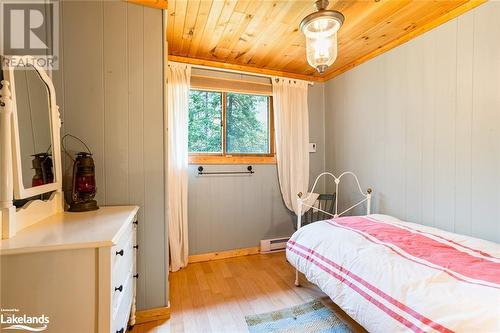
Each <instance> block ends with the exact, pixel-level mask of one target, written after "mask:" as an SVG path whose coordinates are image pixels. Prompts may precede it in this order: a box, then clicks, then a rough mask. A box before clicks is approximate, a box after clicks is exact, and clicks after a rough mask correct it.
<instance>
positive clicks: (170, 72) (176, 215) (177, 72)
mask: <svg viewBox="0 0 500 333" xmlns="http://www.w3.org/2000/svg"><path fill="white" fill-rule="evenodd" d="M190 77H191V67H190V66H188V65H183V64H175V63H170V64H168V68H167V126H168V128H167V191H168V192H167V197H168V202H167V205H168V206H167V212H168V213H167V218H168V241H169V246H170V270H171V271H173V272H175V271H177V270H179V269H180V268H182V267H185V266H186V265H187V262H188V220H187V219H188V214H187V208H188V202H187V200H188V193H187V191H188V119H189V117H188V103H189V81H190Z"/></svg>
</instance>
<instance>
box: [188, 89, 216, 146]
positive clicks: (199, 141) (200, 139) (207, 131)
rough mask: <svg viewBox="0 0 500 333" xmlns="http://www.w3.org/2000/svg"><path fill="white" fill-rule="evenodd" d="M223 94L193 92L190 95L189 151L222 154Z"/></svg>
mask: <svg viewBox="0 0 500 333" xmlns="http://www.w3.org/2000/svg"><path fill="white" fill-rule="evenodd" d="M221 122H222V94H221V93H218V92H209V91H199V90H191V91H190V93H189V128H188V130H189V143H188V146H189V151H190V152H193V153H221V152H222V140H221V138H222V126H221Z"/></svg>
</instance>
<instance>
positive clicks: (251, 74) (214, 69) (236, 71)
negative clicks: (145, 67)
mask: <svg viewBox="0 0 500 333" xmlns="http://www.w3.org/2000/svg"><path fill="white" fill-rule="evenodd" d="M167 63H174V64H181V65H189V66H191V67H193V68H199V69H209V70H213V71H220V72H229V73H236V74H244V75H250V76H257V77H265V78H269V79H271V80H272V79H273V77H275V76H278V75H268V74H260V73H253V72H245V71H241V70H237V69H229V68H220V67H212V66H207V65H194V64H189V63H186V62H179V61H171V60H168V62H167ZM283 78H285V79H289V80H296V81H303V82H307V84H309V85H311V86H312V85H314V82H312V81H306V80H301V79H294V78H290V77H286V76H283Z"/></svg>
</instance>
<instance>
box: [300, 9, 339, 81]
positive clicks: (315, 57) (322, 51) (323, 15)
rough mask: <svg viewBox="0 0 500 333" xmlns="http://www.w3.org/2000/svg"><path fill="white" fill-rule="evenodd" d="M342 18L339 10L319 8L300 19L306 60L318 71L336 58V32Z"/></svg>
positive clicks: (321, 71) (321, 70) (324, 68)
mask: <svg viewBox="0 0 500 333" xmlns="http://www.w3.org/2000/svg"><path fill="white" fill-rule="evenodd" d="M343 18H344V17H343V15H342V14H340V13H339V12H336V11H327V10H320V11H318V12H316V13H313V14H311V15H309V16H308V17H306V18H304V20H302V23H301V26H300V28H301V30H302V32H303V33H304V35H305V37H306V55H307V62H308V63H309V64H310V65H311V66H312V67H314V68H316V69H317V70H318V72H320V73H323V72H324V71H325V70H326V69H327V68H328V66H330V65H331V64H333V63H334V62H335V59H337V32H338V30H339V29H340V26H341V25H342V23H343Z"/></svg>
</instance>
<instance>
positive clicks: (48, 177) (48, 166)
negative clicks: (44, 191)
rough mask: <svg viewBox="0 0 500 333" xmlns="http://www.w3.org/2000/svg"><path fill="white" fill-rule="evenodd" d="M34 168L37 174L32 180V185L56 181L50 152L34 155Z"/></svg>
mask: <svg viewBox="0 0 500 333" xmlns="http://www.w3.org/2000/svg"><path fill="white" fill-rule="evenodd" d="M32 156H33V157H34V158H33V161H31V163H32V165H33V170H35V175H34V176H33V178H32V180H31V186H32V187H36V186H40V185H44V184H50V183H53V182H54V173H53V172H52V158H51V157H50V155H49V154H48V153H38V154H35V155H32Z"/></svg>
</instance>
